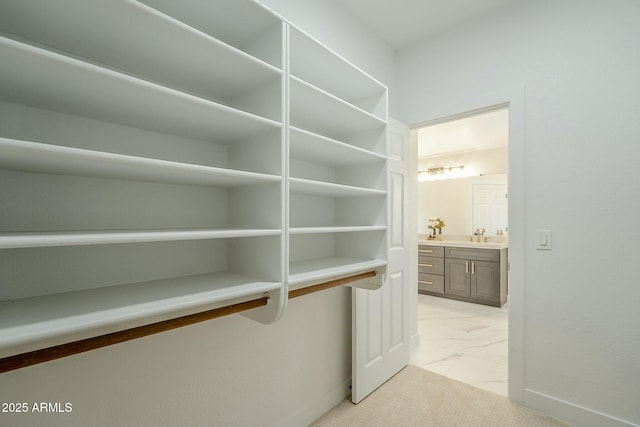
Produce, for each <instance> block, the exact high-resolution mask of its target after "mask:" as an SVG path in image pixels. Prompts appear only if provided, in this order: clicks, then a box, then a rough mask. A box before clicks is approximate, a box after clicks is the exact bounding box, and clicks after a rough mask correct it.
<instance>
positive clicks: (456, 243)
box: [418, 234, 509, 249]
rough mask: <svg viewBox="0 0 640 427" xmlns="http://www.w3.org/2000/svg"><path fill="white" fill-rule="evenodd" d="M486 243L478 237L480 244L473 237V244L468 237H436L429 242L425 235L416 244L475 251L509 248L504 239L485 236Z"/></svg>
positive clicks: (419, 236) (482, 238)
mask: <svg viewBox="0 0 640 427" xmlns="http://www.w3.org/2000/svg"><path fill="white" fill-rule="evenodd" d="M487 240H488V241H487V242H485V241H484V237H480V242H478V241H476V237H475V236H474V238H473V242H472V241H470V238H469V236H467V237H464V236H438V238H437V240H429V239H427V236H426V235H423V234H420V235H418V244H420V245H429V246H453V247H458V248H476V249H506V248H508V247H509V241H508V239H507V238H506V237H504V236H502V237H498V236H495V237H494V236H492V237H489V236H487Z"/></svg>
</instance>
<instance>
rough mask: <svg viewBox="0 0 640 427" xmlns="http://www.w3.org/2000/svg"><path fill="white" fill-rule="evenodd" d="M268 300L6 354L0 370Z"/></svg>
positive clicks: (95, 346)
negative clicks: (7, 355)
mask: <svg viewBox="0 0 640 427" xmlns="http://www.w3.org/2000/svg"><path fill="white" fill-rule="evenodd" d="M268 301H269V298H268V297H264V298H260V299H256V300H252V301H246V302H241V303H238V304H233V305H230V306H227V307H221V308H214V309H212V310H207V311H203V312H200V313H195V314H189V315H187V316H182V317H176V318H175V319H169V320H164V321H161V322H155V323H150V324H148V325H143V326H138V327H136V328H131V329H125V330H122V331H117V332H111V333H108V334H105V335H100V336H97V337H93V338H86V339H82V340H78V341H73V342H70V343H66V344H60V345H56V346H53V347H47V348H42V349H39V350H34V351H30V352H27V353H22V354H16V355H14V356H9V357H4V358H2V359H0V373H3V372H8V371H13V370H15V369H20V368H26V367H27V366H32V365H37V364H39V363H44V362H48V361H50V360H56V359H60V358H63V357H67V356H73V355H74V354H78V353H84V352H85V351H90V350H95V349H96V348H102V347H106V346H109V345H113V344H118V343H121V342H125V341H131V340H134V339H136V338H142V337H146V336H148V335H153V334H157V333H160V332H164V331H170V330H171V329H176V328H182V327H183V326H188V325H193V324H194V323H200V322H204V321H205V320H211V319H215V318H217V317H222V316H228V315H230V314H235V313H240V312H242V311H246V310H251V309H252V308H257V307H262V306H264V305H267V302H268Z"/></svg>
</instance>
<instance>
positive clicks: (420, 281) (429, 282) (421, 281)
mask: <svg viewBox="0 0 640 427" xmlns="http://www.w3.org/2000/svg"><path fill="white" fill-rule="evenodd" d="M418 283H424V284H425V285H433V282H432V281H430V280H429V281H425V280H418Z"/></svg>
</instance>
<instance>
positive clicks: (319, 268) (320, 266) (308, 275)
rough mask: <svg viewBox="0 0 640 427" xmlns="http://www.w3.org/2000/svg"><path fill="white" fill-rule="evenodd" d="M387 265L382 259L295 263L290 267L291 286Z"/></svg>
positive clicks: (326, 259) (326, 260)
mask: <svg viewBox="0 0 640 427" xmlns="http://www.w3.org/2000/svg"><path fill="white" fill-rule="evenodd" d="M386 265H387V261H386V260H382V259H369V260H365V259H357V258H341V257H331V258H321V259H312V260H306V261H299V262H293V263H291V264H290V266H289V286H291V287H294V288H295V287H298V286H300V285H303V284H310V283H313V282H318V281H322V280H327V279H332V278H336V277H341V276H347V275H351V274H356V273H360V272H364V271H368V270H371V269H376V268H381V267H384V266H386Z"/></svg>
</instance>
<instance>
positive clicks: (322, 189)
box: [289, 178, 387, 197]
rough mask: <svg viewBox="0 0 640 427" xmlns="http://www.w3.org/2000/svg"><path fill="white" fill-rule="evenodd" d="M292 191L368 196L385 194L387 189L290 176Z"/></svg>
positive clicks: (336, 195)
mask: <svg viewBox="0 0 640 427" xmlns="http://www.w3.org/2000/svg"><path fill="white" fill-rule="evenodd" d="M289 188H290V191H291V193H294V194H306V195H314V196H325V197H367V196H385V195H386V194H387V192H386V191H385V190H377V189H373V188H363V187H354V186H350V185H342V184H333V183H329V182H321V181H312V180H309V179H302V178H289Z"/></svg>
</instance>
